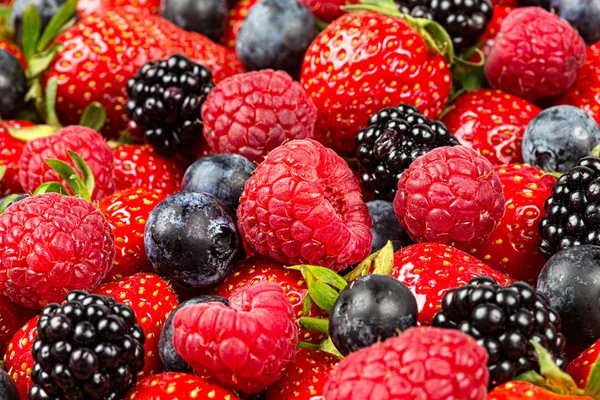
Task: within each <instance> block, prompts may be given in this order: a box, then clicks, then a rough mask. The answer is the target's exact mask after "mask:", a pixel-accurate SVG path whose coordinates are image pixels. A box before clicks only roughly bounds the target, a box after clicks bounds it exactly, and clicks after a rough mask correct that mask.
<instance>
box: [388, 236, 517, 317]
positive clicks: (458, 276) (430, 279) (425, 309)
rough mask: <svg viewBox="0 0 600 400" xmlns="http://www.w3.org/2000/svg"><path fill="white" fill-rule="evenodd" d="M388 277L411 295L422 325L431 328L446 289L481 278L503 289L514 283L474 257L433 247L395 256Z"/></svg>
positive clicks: (405, 250) (424, 246) (425, 245)
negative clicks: (493, 280)
mask: <svg viewBox="0 0 600 400" xmlns="http://www.w3.org/2000/svg"><path fill="white" fill-rule="evenodd" d="M391 275H392V276H393V277H395V278H397V279H398V280H399V281H400V282H402V283H404V284H405V285H406V286H407V287H408V288H409V289H410V290H411V291H412V292H413V294H414V295H415V297H416V299H417V304H418V306H419V322H420V323H421V324H423V325H429V324H431V322H432V320H433V317H434V315H435V313H436V312H438V311H439V310H441V309H442V297H444V293H446V292H447V291H448V289H451V288H453V287H457V286H462V285H466V284H467V283H469V281H470V280H471V279H473V278H475V277H477V276H484V275H486V276H490V277H492V278H494V279H495V280H496V282H498V283H499V284H501V285H503V286H506V285H509V284H511V283H513V282H514V280H513V279H511V278H509V277H507V276H506V275H504V274H502V273H500V272H498V271H496V270H495V269H493V268H491V267H490V266H488V265H485V264H483V263H482V262H481V261H479V260H478V259H476V258H475V257H472V256H470V255H468V254H467V253H464V252H462V251H460V250H458V249H455V248H454V247H450V246H446V245H443V244H437V243H419V244H414V245H411V246H408V247H405V248H403V249H402V250H400V251H398V252H396V254H395V255H394V268H393V269H392V272H391Z"/></svg>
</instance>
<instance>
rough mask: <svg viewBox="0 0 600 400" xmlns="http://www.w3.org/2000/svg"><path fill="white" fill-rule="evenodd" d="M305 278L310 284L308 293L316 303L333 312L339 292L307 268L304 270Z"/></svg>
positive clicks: (321, 307)
mask: <svg viewBox="0 0 600 400" xmlns="http://www.w3.org/2000/svg"><path fill="white" fill-rule="evenodd" d="M302 275H303V276H304V280H306V285H307V286H308V294H309V295H310V297H311V298H312V300H313V301H314V302H315V304H316V305H317V306H318V307H319V308H320V309H321V310H323V311H326V312H327V313H330V314H331V310H333V306H334V304H335V301H336V300H337V298H338V296H339V294H338V292H336V291H335V290H334V289H333V288H332V287H331V286H329V285H328V284H326V283H324V282H322V281H320V280H318V279H317V278H315V276H314V275H313V274H311V273H310V272H309V271H308V270H307V269H304V270H303V274H302Z"/></svg>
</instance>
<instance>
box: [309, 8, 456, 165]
mask: <svg viewBox="0 0 600 400" xmlns="http://www.w3.org/2000/svg"><path fill="white" fill-rule="evenodd" d="M382 43H386V45H385V46H382V45H381V44H382ZM300 81H301V83H302V85H303V86H304V89H305V90H306V93H307V94H308V95H309V96H310V97H311V99H312V101H313V102H314V104H315V105H316V106H317V110H318V117H317V124H316V127H315V139H316V140H318V141H320V142H321V143H323V144H324V145H325V146H327V147H331V148H333V149H334V150H335V151H336V152H338V154H340V155H341V156H347V155H353V154H354V151H355V144H354V140H355V136H356V134H357V132H358V131H359V130H361V129H363V128H365V127H366V126H367V122H368V120H369V117H370V116H371V115H373V114H374V113H376V112H378V111H379V110H381V109H382V108H385V107H389V106H394V107H395V106H397V105H398V104H400V103H406V104H410V105H414V106H416V107H417V108H418V109H419V112H420V113H421V114H423V115H425V116H426V117H427V118H436V117H437V116H438V115H439V114H440V113H441V111H442V109H443V108H444V105H445V104H446V101H447V99H448V95H449V93H450V84H451V82H450V71H449V69H448V64H447V63H446V60H445V59H444V57H443V56H441V55H439V54H435V53H433V52H430V51H428V50H427V47H426V45H425V42H424V41H423V39H422V38H421V37H420V36H419V35H418V34H417V32H416V31H415V30H413V29H412V28H411V27H410V26H408V25H407V24H406V23H405V22H404V21H403V20H401V19H399V18H390V17H387V16H384V15H381V14H375V13H355V14H347V15H344V16H342V17H340V18H338V19H337V20H335V21H334V22H333V23H331V24H330V25H329V26H328V27H327V28H325V30H324V31H322V32H321V33H320V34H319V36H317V38H316V39H315V40H314V41H313V43H312V45H311V46H310V47H309V48H308V51H307V53H306V56H305V58H304V63H303V65H302V77H301V79H300Z"/></svg>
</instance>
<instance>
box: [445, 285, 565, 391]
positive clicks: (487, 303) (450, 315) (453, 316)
mask: <svg viewBox="0 0 600 400" xmlns="http://www.w3.org/2000/svg"><path fill="white" fill-rule="evenodd" d="M433 326H437V327H440V328H449V329H458V330H460V331H462V332H464V333H466V334H468V335H471V336H472V337H474V338H475V339H477V343H479V344H480V345H481V346H483V347H485V349H486V350H487V352H488V355H489V358H488V368H489V370H490V384H489V386H490V388H492V387H495V386H498V385H500V384H502V383H504V382H508V381H510V380H511V379H512V378H514V377H515V376H517V375H519V374H522V373H523V372H525V371H529V370H531V369H538V368H539V364H538V362H537V355H536V353H535V349H534V347H533V345H532V344H531V343H530V340H535V341H536V342H538V343H539V344H541V345H542V346H544V347H545V348H546V349H547V350H548V351H549V353H550V354H551V355H552V356H553V357H554V361H556V364H557V365H558V366H559V367H560V368H562V369H564V368H566V366H567V363H566V359H565V356H564V355H563V350H564V348H565V344H566V341H565V337H564V335H563V334H562V333H560V329H561V320H560V316H559V314H558V312H557V311H556V310H554V309H553V308H551V307H550V306H549V305H548V299H547V298H546V297H545V296H544V295H543V294H541V293H539V292H536V291H535V290H534V289H533V288H532V287H531V286H530V285H529V284H527V283H525V282H515V283H513V284H511V285H509V286H507V287H503V286H501V285H499V284H497V283H496V281H495V280H494V279H492V278H490V277H488V276H481V277H478V278H474V279H472V280H471V281H470V282H469V283H468V284H467V285H465V286H461V287H457V288H453V289H450V290H449V291H448V292H447V293H446V294H445V295H444V297H443V299H442V310H441V311H439V312H438V313H437V314H436V315H435V317H434V319H433Z"/></svg>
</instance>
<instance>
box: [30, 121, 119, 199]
mask: <svg viewBox="0 0 600 400" xmlns="http://www.w3.org/2000/svg"><path fill="white" fill-rule="evenodd" d="M68 150H71V151H73V152H75V153H77V154H78V155H79V156H80V157H81V158H83V160H84V161H85V162H86V163H87V164H88V165H89V167H90V169H91V170H92V173H93V174H94V178H95V189H94V193H93V194H92V193H91V195H92V198H93V199H101V198H102V197H104V196H108V195H109V194H112V193H114V191H115V189H116V185H115V178H114V175H113V161H114V157H113V154H112V152H111V150H110V147H108V144H107V143H106V141H105V140H104V139H103V138H102V136H100V134H98V133H97V132H96V131H94V130H93V129H90V128H86V127H84V126H68V127H66V128H62V129H59V130H58V131H57V132H56V133H55V134H53V135H51V136H46V137H42V138H38V139H34V140H32V141H30V142H27V144H26V145H25V147H24V148H23V153H22V154H21V158H20V159H19V181H20V182H21V185H22V186H23V189H25V190H26V191H28V192H33V191H34V190H35V189H36V188H37V187H38V186H39V185H41V184H42V183H44V182H51V181H60V182H62V183H63V185H64V186H65V187H67V184H66V182H65V181H64V180H63V179H62V178H60V177H59V176H58V174H57V173H56V172H55V171H54V170H53V169H52V168H51V167H50V166H49V165H48V164H46V159H48V158H56V159H59V160H62V161H64V162H66V163H67V164H69V165H71V166H72V167H73V166H74V164H73V160H71V157H70V156H69V154H68V152H67V151H68Z"/></svg>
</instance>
